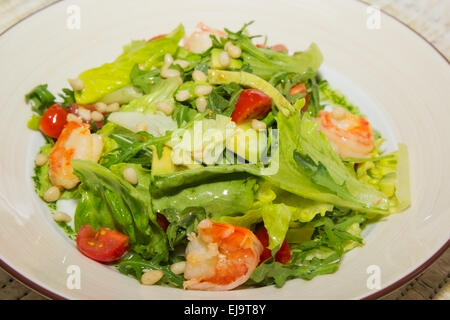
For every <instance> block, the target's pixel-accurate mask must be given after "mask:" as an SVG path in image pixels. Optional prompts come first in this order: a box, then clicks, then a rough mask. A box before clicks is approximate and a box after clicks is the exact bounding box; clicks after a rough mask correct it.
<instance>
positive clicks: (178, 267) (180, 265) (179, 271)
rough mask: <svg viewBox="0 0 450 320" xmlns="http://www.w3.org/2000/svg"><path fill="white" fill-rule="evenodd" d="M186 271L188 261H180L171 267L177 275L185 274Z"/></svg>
mask: <svg viewBox="0 0 450 320" xmlns="http://www.w3.org/2000/svg"><path fill="white" fill-rule="evenodd" d="M185 269H186V261H180V262H177V263H174V264H172V265H171V266H170V271H172V272H173V273H175V274H182V273H184V270H185Z"/></svg>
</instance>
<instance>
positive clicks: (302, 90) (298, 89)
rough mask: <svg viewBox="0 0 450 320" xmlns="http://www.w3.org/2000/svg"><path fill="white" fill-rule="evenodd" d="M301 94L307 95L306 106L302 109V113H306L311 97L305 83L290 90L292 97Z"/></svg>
mask: <svg viewBox="0 0 450 320" xmlns="http://www.w3.org/2000/svg"><path fill="white" fill-rule="evenodd" d="M299 93H306V96H305V105H304V106H303V108H302V111H303V112H305V111H306V109H307V108H308V103H309V96H308V90H307V89H306V86H305V84H304V83H303V82H301V83H298V84H296V85H295V86H293V87H292V88H291V89H290V90H289V94H290V95H291V96H295V95H296V94H299Z"/></svg>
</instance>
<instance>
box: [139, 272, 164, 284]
mask: <svg viewBox="0 0 450 320" xmlns="http://www.w3.org/2000/svg"><path fill="white" fill-rule="evenodd" d="M163 275H164V273H163V272H162V271H161V270H150V271H147V272H146V273H144V274H143V275H142V277H141V283H142V284H143V285H146V286H151V285H154V284H155V283H157V282H158V281H159V280H161V278H162V277H163Z"/></svg>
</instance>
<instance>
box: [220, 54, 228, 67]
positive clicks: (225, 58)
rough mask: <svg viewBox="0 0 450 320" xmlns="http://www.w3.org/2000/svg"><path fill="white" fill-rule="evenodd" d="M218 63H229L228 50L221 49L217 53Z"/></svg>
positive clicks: (225, 64)
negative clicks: (218, 53)
mask: <svg viewBox="0 0 450 320" xmlns="http://www.w3.org/2000/svg"><path fill="white" fill-rule="evenodd" d="M219 63H220V65H221V66H222V67H228V66H229V65H230V56H229V55H228V52H226V51H222V52H221V53H220V55H219Z"/></svg>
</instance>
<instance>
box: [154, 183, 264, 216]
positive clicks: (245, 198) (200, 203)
mask: <svg viewBox="0 0 450 320" xmlns="http://www.w3.org/2000/svg"><path fill="white" fill-rule="evenodd" d="M256 181H257V180H256V178H253V177H247V178H245V177H244V178H243V177H242V176H241V178H240V179H236V180H225V181H217V182H210V183H206V184H201V185H197V186H192V187H188V188H182V187H180V188H179V189H178V190H175V192H173V193H170V194H167V193H164V194H163V195H162V196H158V195H156V194H155V193H154V194H153V199H152V205H153V208H154V210H156V211H160V212H164V210H165V209H169V208H171V209H174V210H176V211H179V212H182V211H183V210H184V209H186V208H187V207H203V208H204V209H205V210H206V212H207V213H208V215H211V217H212V218H213V219H217V218H219V217H220V216H223V215H234V214H237V213H242V212H246V211H247V210H249V209H250V208H251V206H252V204H253V202H254V197H255V190H256V188H257V183H256ZM152 191H154V190H152Z"/></svg>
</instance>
